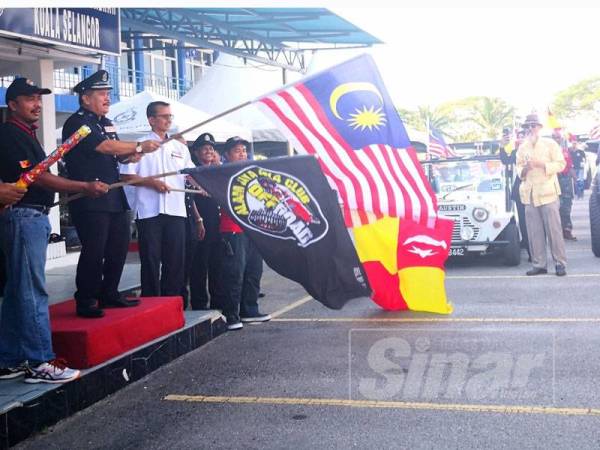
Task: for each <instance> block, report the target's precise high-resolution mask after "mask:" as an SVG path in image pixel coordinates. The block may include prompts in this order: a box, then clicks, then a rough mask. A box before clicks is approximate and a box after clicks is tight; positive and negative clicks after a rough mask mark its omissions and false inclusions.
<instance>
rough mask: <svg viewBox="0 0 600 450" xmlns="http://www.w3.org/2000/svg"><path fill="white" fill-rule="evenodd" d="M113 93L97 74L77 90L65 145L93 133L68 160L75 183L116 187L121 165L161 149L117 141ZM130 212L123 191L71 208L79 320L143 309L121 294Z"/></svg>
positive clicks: (78, 202)
mask: <svg viewBox="0 0 600 450" xmlns="http://www.w3.org/2000/svg"><path fill="white" fill-rule="evenodd" d="M111 89H112V87H111V85H110V83H109V81H108V72H106V71H105V70H99V71H98V72H96V73H94V74H93V75H91V76H90V77H88V78H86V79H85V80H83V81H82V82H81V83H79V84H78V85H76V86H75V87H74V88H73V91H75V92H76V93H77V94H79V105H80V108H79V110H77V112H75V113H74V114H73V115H72V116H71V117H69V118H68V119H67V121H66V122H65V124H64V126H63V140H65V139H66V138H68V137H69V136H70V135H71V134H72V133H73V132H74V131H75V130H77V129H78V128H79V127H81V126H82V125H87V126H89V127H90V128H91V130H92V132H91V134H90V135H89V136H88V137H87V138H86V139H84V140H83V141H82V142H81V143H79V144H78V145H77V146H76V147H75V148H73V149H72V150H71V151H70V152H69V153H68V154H67V156H66V157H65V162H66V168H67V172H68V176H69V178H71V179H73V180H82V181H90V180H100V181H103V182H105V183H107V184H113V183H117V182H118V181H119V169H118V161H119V160H125V159H127V160H129V161H137V160H139V159H140V157H141V156H142V155H143V154H144V153H150V152H153V151H155V150H156V149H158V148H159V146H160V143H159V142H158V141H153V140H148V141H144V142H139V143H138V142H122V141H119V137H118V136H117V133H116V130H115V127H114V126H113V124H112V122H111V121H110V120H108V119H107V118H106V114H107V113H108V109H109V107H110V95H109V94H110V90H111ZM128 209H129V205H128V204H127V200H126V198H125V193H124V191H123V188H117V189H111V190H110V191H109V192H108V194H107V195H105V196H103V197H101V198H98V199H89V198H82V199H78V200H75V201H73V202H71V203H70V204H69V211H70V213H71V218H72V219H73V224H74V225H75V228H76V230H77V234H78V236H79V240H80V241H81V254H80V256H79V263H78V264H77V275H76V278H75V283H76V286H77V291H76V292H75V300H76V302H77V314H78V315H79V316H81V317H90V318H95V317H102V316H103V315H104V312H103V311H102V309H101V308H110V307H127V306H136V305H137V304H139V300H128V299H125V298H124V297H122V296H121V295H120V294H119V291H118V286H119V281H120V279H121V274H122V273H123V267H124V265H125V258H126V257H127V251H128V246H129V222H128V220H127V213H126V211H127V210H128ZM97 303H98V304H97Z"/></svg>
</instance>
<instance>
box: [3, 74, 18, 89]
mask: <svg viewBox="0 0 600 450" xmlns="http://www.w3.org/2000/svg"><path fill="white" fill-rule="evenodd" d="M14 79H15V77H14V76H10V77H0V87H3V88H7V87H9V86H10V83H12V82H13V80H14Z"/></svg>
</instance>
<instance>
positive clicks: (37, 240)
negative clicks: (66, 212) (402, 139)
mask: <svg viewBox="0 0 600 450" xmlns="http://www.w3.org/2000/svg"><path fill="white" fill-rule="evenodd" d="M46 94H50V90H49V89H43V88H40V87H38V86H36V85H34V84H33V83H32V82H31V81H30V80H27V79H25V78H17V79H15V80H14V81H13V82H12V84H11V85H10V86H9V87H8V89H7V91H6V104H7V105H8V108H9V110H10V118H9V119H8V121H7V122H6V123H5V124H2V125H1V126H0V136H2V138H1V139H0V179H2V180H3V181H4V182H8V183H13V182H15V181H17V180H18V179H19V177H20V176H21V175H22V174H23V173H25V172H28V171H29V170H31V169H32V168H33V167H35V165H36V164H38V163H39V162H41V161H42V160H43V159H44V158H45V157H46V154H45V152H44V150H43V149H42V146H41V145H40V143H39V142H38V140H37V137H36V134H35V130H36V128H37V125H36V122H37V121H38V119H39V117H40V113H41V109H42V98H41V96H42V95H46ZM107 190H108V185H106V184H104V183H101V182H99V181H90V182H82V181H72V180H68V179H66V178H62V177H58V176H55V175H52V174H51V173H49V172H46V173H43V174H42V175H41V176H40V177H39V178H38V179H37V180H36V181H35V183H33V184H32V185H31V186H30V187H29V188H28V189H27V191H24V190H19V189H17V188H14V187H13V189H12V191H13V194H16V196H13V197H8V200H9V201H6V200H7V198H3V199H2V200H1V201H2V203H3V209H2V210H1V212H0V244H1V245H2V250H3V252H4V254H5V256H6V261H7V282H6V287H5V291H4V301H3V302H2V314H1V315H0V379H9V378H16V377H18V376H20V375H25V376H26V378H25V381H26V382H28V383H40V382H48V383H62V382H66V381H69V380H72V379H75V378H77V377H78V376H79V371H78V370H72V369H69V368H68V367H65V366H64V365H63V364H60V363H58V362H56V361H55V360H54V359H55V355H54V353H53V351H52V340H51V335H50V321H49V315H48V294H47V293H46V288H45V264H46V248H47V246H48V238H49V236H50V223H49V221H48V217H47V215H48V212H49V210H50V207H51V206H52V203H53V201H54V191H62V192H83V193H85V194H86V195H89V196H92V197H97V196H100V195H103V194H105V193H106V192H107ZM11 198H12V200H11Z"/></svg>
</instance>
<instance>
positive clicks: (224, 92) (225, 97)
mask: <svg viewBox="0 0 600 450" xmlns="http://www.w3.org/2000/svg"><path fill="white" fill-rule="evenodd" d="M252 64H255V63H252ZM290 76H293V77H294V78H298V75H297V74H293V73H290ZM288 81H291V80H288ZM282 85H283V79H282V74H281V69H278V68H275V67H269V66H260V67H258V66H256V65H250V64H244V63H243V61H242V59H241V58H238V57H236V56H232V55H227V54H224V53H221V54H220V55H219V58H218V59H217V61H216V62H215V65H213V66H212V67H211V68H209V70H208V71H207V73H206V75H205V76H204V77H202V79H201V80H200V81H199V82H198V84H196V86H194V87H193V88H192V89H191V90H190V91H189V92H188V93H187V94H186V95H184V96H183V97H181V99H180V101H181V102H182V103H185V104H186V105H190V106H193V107H194V108H199V109H201V110H203V111H206V112H208V113H211V114H218V113H221V112H223V111H226V110H228V109H230V108H233V107H235V106H237V105H239V104H242V103H244V102H247V101H249V100H253V99H255V98H257V97H259V96H261V95H263V94H268V93H269V92H271V91H274V90H276V89H277V88H279V87H281V86H282ZM226 118H227V120H230V121H232V122H234V123H236V124H239V125H240V126H242V127H244V128H247V129H249V130H252V140H253V141H254V142H264V141H273V142H286V141H287V139H286V138H285V137H284V136H283V134H281V132H279V130H277V129H276V128H275V126H274V125H273V123H272V122H271V121H270V120H269V119H267V118H266V117H265V116H264V115H263V113H262V112H260V110H259V109H258V108H257V107H255V106H254V105H249V106H246V107H244V108H242V109H240V110H239V111H235V112H233V113H231V114H229V115H227V116H226ZM209 128H210V127H209Z"/></svg>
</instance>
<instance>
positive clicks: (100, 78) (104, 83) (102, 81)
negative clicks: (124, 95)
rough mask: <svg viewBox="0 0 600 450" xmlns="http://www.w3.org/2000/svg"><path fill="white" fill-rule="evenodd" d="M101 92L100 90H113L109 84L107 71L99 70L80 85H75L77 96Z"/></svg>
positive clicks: (74, 89)
mask: <svg viewBox="0 0 600 450" xmlns="http://www.w3.org/2000/svg"><path fill="white" fill-rule="evenodd" d="M90 89H91V90H99V89H112V86H111V85H110V83H109V82H108V72H107V71H106V70H99V71H98V72H96V73H93V74H92V75H90V76H89V77H87V78H86V79H85V80H83V81H81V82H80V83H79V84H77V85H75V87H74V88H73V92H75V93H76V94H79V95H81V94H83V93H84V92H85V91H88V90H90Z"/></svg>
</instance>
